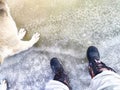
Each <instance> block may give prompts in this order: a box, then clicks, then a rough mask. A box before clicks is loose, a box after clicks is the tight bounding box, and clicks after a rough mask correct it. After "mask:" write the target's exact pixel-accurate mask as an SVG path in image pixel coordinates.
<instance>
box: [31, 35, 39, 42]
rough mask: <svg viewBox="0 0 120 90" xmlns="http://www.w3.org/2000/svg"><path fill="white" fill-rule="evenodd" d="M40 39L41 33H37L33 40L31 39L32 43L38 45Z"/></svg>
mask: <svg viewBox="0 0 120 90" xmlns="http://www.w3.org/2000/svg"><path fill="white" fill-rule="evenodd" d="M39 38H40V34H39V33H35V34H34V35H33V36H32V39H31V42H32V43H36V42H37V41H38V40H39Z"/></svg>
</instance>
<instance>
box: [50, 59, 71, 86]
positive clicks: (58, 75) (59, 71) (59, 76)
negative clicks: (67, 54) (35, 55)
mask: <svg viewBox="0 0 120 90" xmlns="http://www.w3.org/2000/svg"><path fill="white" fill-rule="evenodd" d="M50 65H51V69H52V71H53V72H54V74H55V76H54V80H57V81H60V82H62V83H63V84H65V85H67V86H68V87H70V86H69V79H68V76H67V75H66V73H65V71H64V69H63V66H62V64H60V62H59V61H58V59H57V58H52V59H51V61H50Z"/></svg>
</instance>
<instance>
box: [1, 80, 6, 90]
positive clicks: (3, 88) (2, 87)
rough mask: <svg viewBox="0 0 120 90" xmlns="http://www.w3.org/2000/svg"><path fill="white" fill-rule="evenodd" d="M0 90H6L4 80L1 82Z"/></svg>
mask: <svg viewBox="0 0 120 90" xmlns="http://www.w3.org/2000/svg"><path fill="white" fill-rule="evenodd" d="M0 90H7V81H6V80H2V81H1V84H0Z"/></svg>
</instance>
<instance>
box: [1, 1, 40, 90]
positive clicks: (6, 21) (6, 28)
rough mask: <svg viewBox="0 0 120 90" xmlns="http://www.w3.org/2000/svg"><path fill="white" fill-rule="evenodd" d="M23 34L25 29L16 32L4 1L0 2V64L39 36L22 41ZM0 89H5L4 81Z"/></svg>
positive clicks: (28, 45) (31, 43)
mask: <svg viewBox="0 0 120 90" xmlns="http://www.w3.org/2000/svg"><path fill="white" fill-rule="evenodd" d="M25 34H26V31H25V29H20V30H19V32H18V29H17V27H16V24H15V22H14V20H13V18H12V17H11V15H10V11H9V7H8V5H7V4H6V1H5V0H0V63H3V61H4V59H5V58H6V57H8V56H11V55H14V54H17V53H19V52H21V51H23V50H27V49H28V48H30V47H32V46H33V45H34V44H35V43H36V42H37V41H38V40H39V34H38V33H36V34H34V35H33V36H32V38H31V40H29V41H22V40H21V39H23V37H24V35H25ZM0 87H2V89H0V90H6V89H7V85H6V81H5V80H4V81H3V82H2V83H1V85H0Z"/></svg>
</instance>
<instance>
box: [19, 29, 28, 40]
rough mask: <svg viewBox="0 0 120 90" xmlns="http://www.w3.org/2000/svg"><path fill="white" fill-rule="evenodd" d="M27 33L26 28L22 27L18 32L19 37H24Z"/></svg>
mask: <svg viewBox="0 0 120 90" xmlns="http://www.w3.org/2000/svg"><path fill="white" fill-rule="evenodd" d="M25 34H26V30H25V29H24V28H21V29H20V30H19V32H18V37H19V39H23V37H24V36H25Z"/></svg>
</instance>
